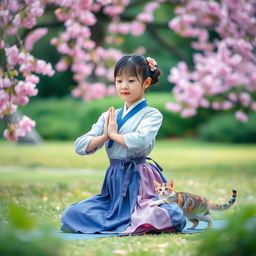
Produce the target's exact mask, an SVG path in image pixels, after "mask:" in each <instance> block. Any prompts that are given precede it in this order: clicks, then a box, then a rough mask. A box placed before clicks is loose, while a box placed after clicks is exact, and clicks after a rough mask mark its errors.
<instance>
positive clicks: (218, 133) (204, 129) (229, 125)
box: [199, 113, 256, 143]
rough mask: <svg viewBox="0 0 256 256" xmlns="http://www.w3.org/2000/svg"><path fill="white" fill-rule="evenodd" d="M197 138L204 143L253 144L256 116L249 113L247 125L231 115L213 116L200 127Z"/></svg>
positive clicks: (255, 139)
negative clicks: (204, 141)
mask: <svg viewBox="0 0 256 256" xmlns="http://www.w3.org/2000/svg"><path fill="white" fill-rule="evenodd" d="M199 138H201V139H202V140H206V141H220V142H235V143H255V142H256V115H255V113H250V114H249V121H248V122H247V123H241V122H240V121H238V120H237V119H235V118H234V114H231V113H223V114H219V115H217V116H214V117H213V118H212V119H211V120H209V121H208V122H207V123H205V124H203V125H202V126H201V128H200V129H199Z"/></svg>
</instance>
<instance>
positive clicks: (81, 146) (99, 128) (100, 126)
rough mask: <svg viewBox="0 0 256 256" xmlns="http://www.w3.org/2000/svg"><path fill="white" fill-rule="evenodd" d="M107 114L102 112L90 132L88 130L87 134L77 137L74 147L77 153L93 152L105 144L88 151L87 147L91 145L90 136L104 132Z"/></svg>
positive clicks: (86, 153)
mask: <svg viewBox="0 0 256 256" xmlns="http://www.w3.org/2000/svg"><path fill="white" fill-rule="evenodd" d="M105 116H106V112H104V113H103V114H101V116H100V117H99V119H98V121H97V122H96V123H95V124H93V126H92V128H91V130H90V131H89V132H87V133H86V134H84V135H82V136H80V137H78V138H77V139H76V141H75V143H74V147H75V151H76V153H77V154H79V155H89V154H93V153H95V152H96V151H97V150H99V149H100V148H101V147H102V146H103V145H104V144H102V145H100V146H98V147H97V148H95V149H94V150H92V151H90V152H86V148H87V147H88V145H89V142H90V138H91V137H96V136H100V135H102V134H103V131H104V124H105Z"/></svg>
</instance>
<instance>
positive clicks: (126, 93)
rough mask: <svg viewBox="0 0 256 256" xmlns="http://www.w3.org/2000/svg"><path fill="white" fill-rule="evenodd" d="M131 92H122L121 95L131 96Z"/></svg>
mask: <svg viewBox="0 0 256 256" xmlns="http://www.w3.org/2000/svg"><path fill="white" fill-rule="evenodd" d="M129 94H130V93H129V92H121V95H129Z"/></svg>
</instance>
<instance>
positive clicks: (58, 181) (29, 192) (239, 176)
mask: <svg viewBox="0 0 256 256" xmlns="http://www.w3.org/2000/svg"><path fill="white" fill-rule="evenodd" d="M150 156H151V157H152V158H153V159H154V160H156V161H157V162H158V163H159V164H160V165H161V166H162V167H163V168H164V175H165V176H166V178H168V179H170V178H174V180H175V184H176V190H177V191H188V192H192V193H197V194H199V195H202V196H205V197H207V198H209V199H211V200H212V201H214V202H216V203H225V202H227V200H229V198H230V196H231V190H232V189H233V188H236V189H237V190H238V200H237V203H236V205H235V206H234V207H232V208H231V209H230V210H229V211H228V212H229V213H231V214H232V213H235V212H236V211H237V210H241V209H243V207H244V205H252V204H253V205H255V202H256V196H255V195H256V182H255V181H256V180H255V171H256V145H235V144H220V143H205V142H199V141H196V140H171V141H157V143H156V146H155V148H154V151H153V152H152V154H151V155H150ZM107 166H108V159H107V157H106V155H105V152H104V150H100V151H99V152H97V153H96V154H94V155H90V156H79V155H77V154H75V153H74V150H73V142H72V141H71V142H45V143H43V144H41V145H38V146H29V145H16V143H10V142H6V141H0V207H1V208H0V210H1V221H2V222H6V221H7V205H8V203H15V204H18V205H22V206H23V207H25V208H26V209H27V210H28V211H29V213H30V215H32V216H35V217H36V218H37V219H38V222H39V223H49V224H51V225H52V228H53V229H58V228H59V223H60V217H61V213H62V211H63V209H64V208H65V207H67V206H68V205H69V204H71V203H74V202H76V201H79V200H82V199H84V198H87V197H90V196H92V195H94V194H96V193H99V191H100V188H101V184H102V181H103V178H104V172H105V169H106V167H107ZM213 216H214V218H216V219H221V218H225V213H222V212H218V213H216V212H214V213H213ZM202 236H203V234H197V235H174V234H162V235H160V236H152V235H144V236H135V237H123V238H118V237H109V238H103V239H101V240H100V243H99V240H98V239H95V240H82V241H68V242H66V250H65V255H88V256H89V255H157V254H159V253H160V254H161V255H194V253H195V248H196V245H197V244H198V242H199V241H200V239H201V237H202Z"/></svg>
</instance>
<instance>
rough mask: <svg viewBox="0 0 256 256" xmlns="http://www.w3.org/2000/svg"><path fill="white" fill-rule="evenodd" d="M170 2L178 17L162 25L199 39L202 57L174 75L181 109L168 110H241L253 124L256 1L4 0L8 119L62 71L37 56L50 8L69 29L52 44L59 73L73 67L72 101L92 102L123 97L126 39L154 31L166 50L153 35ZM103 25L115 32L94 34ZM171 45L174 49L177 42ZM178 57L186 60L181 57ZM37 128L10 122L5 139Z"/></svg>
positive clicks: (2, 107) (3, 79) (1, 103)
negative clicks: (118, 71)
mask: <svg viewBox="0 0 256 256" xmlns="http://www.w3.org/2000/svg"><path fill="white" fill-rule="evenodd" d="M135 4H140V5H143V7H142V10H140V12H139V13H138V14H136V15H135V16H129V15H126V12H125V11H126V10H128V9H129V8H130V7H131V6H133V5H135ZM163 4H169V5H172V6H174V5H175V6H176V9H175V10H176V16H175V17H173V15H171V14H170V21H169V28H168V24H167V22H165V23H162V24H160V26H162V27H166V29H171V30H175V31H176V32H177V33H179V34H180V35H181V36H182V37H191V38H195V39H196V40H195V41H194V42H193V43H192V47H193V48H194V49H195V51H198V52H197V53H195V54H194V64H195V65H194V70H192V69H191V68H189V67H188V65H187V64H186V62H184V61H183V62H180V63H179V64H178V65H177V67H174V68H172V69H171V71H170V75H169V81H170V82H171V83H174V89H173V93H174V94H175V96H176V99H177V101H178V102H179V103H167V105H166V107H167V108H168V109H170V110H172V111H181V115H182V116H183V117H189V116H192V115H195V114H196V111H197V109H198V108H199V107H211V108H214V109H218V110H227V109H230V108H236V109H237V110H238V111H236V113H235V116H236V117H237V118H238V119H240V120H241V121H246V120H247V115H246V113H245V111H247V110H249V109H253V110H256V103H255V101H254V96H255V95H254V94H255V81H256V77H255V72H253V70H254V69H255V61H256V60H255V44H256V41H255V30H256V25H255V24H256V22H255V12H256V11H255V10H256V7H255V3H254V1H253V0H237V1H235V0H230V1H229V0H222V1H218V2H217V1H213V0H207V1H203V0H190V1H185V0H184V1H182V0H180V1H178V0H173V1H171V0H169V1H168V0H157V1H136V0H133V1H132V0H23V1H22V0H3V1H1V3H0V27H1V30H0V51H1V50H2V51H3V52H4V64H3V65H1V68H0V118H3V117H4V116H5V115H11V114H12V113H14V112H15V111H16V109H17V106H18V105H26V104H28V103H29V99H30V97H32V96H35V95H36V94H37V92H38V90H37V88H36V85H37V84H38V83H39V77H38V75H39V74H41V75H47V76H52V75H54V73H55V71H54V69H53V67H52V66H51V64H50V63H47V62H45V61H44V60H41V59H37V58H36V57H34V56H33V55H32V54H31V50H32V49H33V46H34V44H35V43H36V42H37V41H38V40H40V38H42V37H43V36H45V35H46V34H47V32H48V30H47V26H43V25H40V24H38V19H39V18H40V17H42V16H43V15H45V13H46V11H47V8H51V11H54V14H55V16H56V19H57V22H58V24H62V25H63V26H64V31H62V32H61V33H60V34H58V35H56V37H54V38H52V40H51V44H52V45H54V46H55V47H56V48H57V50H58V52H59V53H60V54H61V56H62V57H61V59H60V60H59V62H58V63H57V65H56V66H55V69H56V70H57V71H59V72H60V71H62V72H63V71H65V70H66V69H67V68H68V67H70V68H71V70H72V72H73V79H74V80H75V82H76V83H77V87H76V88H74V90H73V91H72V95H73V96H74V97H81V98H83V99H84V100H86V101H89V100H92V99H94V98H101V97H105V96H108V95H113V94H114V93H115V89H114V85H113V84H114V80H113V66H114V63H115V62H116V60H117V59H119V58H120V57H121V56H122V54H123V53H122V52H121V50H120V48H121V45H122V40H121V39H120V35H132V36H139V35H142V34H143V33H144V32H145V31H146V30H149V31H150V32H151V33H152V34H153V36H154V37H155V38H156V39H157V40H159V42H160V43H162V44H164V45H166V43H165V42H163V40H162V39H161V38H159V37H158V35H157V33H156V32H155V30H153V29H152V27H153V26H152V25H153V24H154V25H155V24H156V23H158V25H159V22H157V21H156V20H155V17H154V12H155V11H156V10H157V9H158V8H160V7H161V5H163ZM102 17H103V18H104V20H101V19H102ZM103 23H104V24H105V23H106V24H107V33H106V34H104V35H103V36H102V35H100V33H93V32H94V31H93V30H94V28H95V27H96V26H98V27H101V28H102V27H103ZM102 29H103V28H102ZM212 33H214V35H215V37H214V40H212V38H211V34H212ZM95 34H96V35H95ZM106 44H110V45H114V46H115V47H105V45H106ZM167 47H169V48H168V49H169V50H170V51H172V50H173V49H172V47H171V44H170V45H169V46H167ZM134 52H137V53H141V54H144V53H145V49H144V48H143V47H140V45H138V48H137V49H134ZM173 52H174V53H175V54H177V55H178V56H180V59H182V53H181V52H179V51H178V50H177V51H173ZM95 77H97V79H93V78H95ZM34 126H35V121H33V120H31V119H30V118H29V117H26V116H24V117H23V118H22V119H21V120H20V121H19V122H10V123H9V126H8V127H7V129H6V130H5V131H4V137H6V138H7V139H9V140H17V139H18V138H19V137H21V136H24V135H26V134H27V133H28V132H29V131H30V130H31V128H32V127H34Z"/></svg>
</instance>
